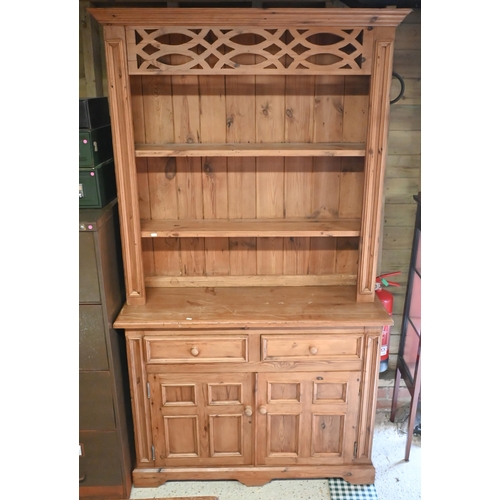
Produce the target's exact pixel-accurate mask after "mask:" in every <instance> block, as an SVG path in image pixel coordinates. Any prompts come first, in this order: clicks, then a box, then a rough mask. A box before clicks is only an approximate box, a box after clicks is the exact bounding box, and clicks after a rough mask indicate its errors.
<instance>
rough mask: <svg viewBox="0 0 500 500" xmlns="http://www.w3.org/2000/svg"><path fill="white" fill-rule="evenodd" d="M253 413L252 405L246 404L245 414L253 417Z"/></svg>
mask: <svg viewBox="0 0 500 500" xmlns="http://www.w3.org/2000/svg"><path fill="white" fill-rule="evenodd" d="M252 413H253V411H252V407H251V406H245V415H246V416H247V417H251V416H252Z"/></svg>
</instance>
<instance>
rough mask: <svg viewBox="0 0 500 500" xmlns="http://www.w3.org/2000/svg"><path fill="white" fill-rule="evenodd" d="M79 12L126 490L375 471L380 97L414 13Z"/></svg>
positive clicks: (383, 101)
mask: <svg viewBox="0 0 500 500" xmlns="http://www.w3.org/2000/svg"><path fill="white" fill-rule="evenodd" d="M89 12H90V13H91V14H92V15H93V16H94V17H95V19H96V20H97V21H98V22H99V23H100V24H101V25H102V26H103V32H104V43H105V54H106V64H107V76H108V84H109V103H110V114H111V123H112V131H113V147H114V159H115V168H116V179H117V187H118V201H119V210H120V221H121V238H122V248H123V259H124V271H125V285H126V304H125V306H124V307H123V309H122V310H121V312H120V313H119V315H118V317H117V319H116V321H115V323H114V327H115V328H119V329H124V331H125V336H126V341H127V357H128V368H129V377H130V391H131V401H132V409H133V416H134V436H135V449H136V463H135V467H134V470H133V482H134V485H136V486H138V487H147V486H151V487H157V486H158V485H160V484H162V483H163V482H165V481H168V480H187V479H189V480H193V479H236V480H239V481H241V482H242V483H244V484H246V485H261V484H264V483H266V482H268V481H270V480H272V479H275V478H319V477H342V478H344V479H345V480H347V481H349V482H351V483H357V484H362V483H373V482H374V477H375V470H374V467H373V464H372V461H371V449H372V439H373V432H372V430H373V422H374V415H375V406H376V392H377V383H378V370H379V357H380V336H381V331H382V328H383V326H384V325H388V324H392V320H391V318H390V317H389V315H388V314H387V313H386V311H385V309H384V308H383V306H382V305H381V304H380V302H379V301H378V300H377V299H376V297H375V277H376V273H377V269H376V268H377V260H378V256H379V232H380V225H381V202H382V192H383V182H384V169H385V159H386V152H387V151H386V146H387V131H388V116H389V91H390V85H391V79H392V57H393V48H394V37H395V30H396V26H397V25H398V24H399V23H401V21H402V20H403V19H404V18H405V17H406V15H408V13H409V10H408V9H351V8H331V9H327V8H325V9H295V8H286V9H285V8H283V9H258V8H91V9H89Z"/></svg>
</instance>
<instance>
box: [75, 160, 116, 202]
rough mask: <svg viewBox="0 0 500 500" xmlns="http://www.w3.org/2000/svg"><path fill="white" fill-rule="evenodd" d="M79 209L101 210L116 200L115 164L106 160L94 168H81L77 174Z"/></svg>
mask: <svg viewBox="0 0 500 500" xmlns="http://www.w3.org/2000/svg"><path fill="white" fill-rule="evenodd" d="M79 181H80V189H79V203H80V208H102V207H103V206H104V205H107V204H108V203H109V202H110V201H111V200H112V199H113V198H116V179H115V163H114V161H113V160H112V159H111V160H108V161H107V162H105V163H102V164H101V165H98V166H97V167H96V168H93V169H87V168H85V169H84V168H81V169H80V174H79Z"/></svg>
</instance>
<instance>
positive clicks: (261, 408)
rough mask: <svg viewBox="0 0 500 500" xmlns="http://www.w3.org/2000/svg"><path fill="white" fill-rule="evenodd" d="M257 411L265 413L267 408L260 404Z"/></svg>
mask: <svg viewBox="0 0 500 500" xmlns="http://www.w3.org/2000/svg"><path fill="white" fill-rule="evenodd" d="M259 413H260V414H261V415H265V414H266V413H267V408H266V407H265V406H260V407H259Z"/></svg>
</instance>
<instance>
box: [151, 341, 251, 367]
mask: <svg viewBox="0 0 500 500" xmlns="http://www.w3.org/2000/svg"><path fill="white" fill-rule="evenodd" d="M144 342H145V348H146V362H147V363H241V362H247V361H248V336H246V335H240V336H232V335H231V336H228V335H226V336H216V335H210V336H203V337H199V336H182V337H158V336H154V337H153V336H150V337H148V336H146V337H144Z"/></svg>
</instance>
